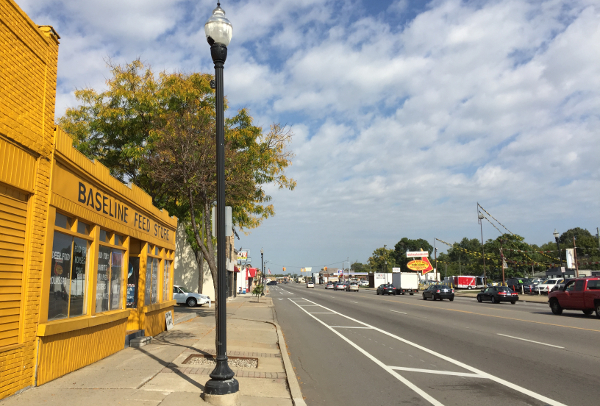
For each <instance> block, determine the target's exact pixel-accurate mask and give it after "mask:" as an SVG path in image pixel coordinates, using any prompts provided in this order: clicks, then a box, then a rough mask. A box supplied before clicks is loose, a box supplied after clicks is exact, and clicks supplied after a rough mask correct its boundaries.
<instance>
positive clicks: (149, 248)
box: [146, 244, 151, 254]
mask: <svg viewBox="0 0 600 406" xmlns="http://www.w3.org/2000/svg"><path fill="white" fill-rule="evenodd" d="M146 246H147V247H148V248H147V249H148V254H150V252H151V251H150V250H151V247H150V244H146Z"/></svg>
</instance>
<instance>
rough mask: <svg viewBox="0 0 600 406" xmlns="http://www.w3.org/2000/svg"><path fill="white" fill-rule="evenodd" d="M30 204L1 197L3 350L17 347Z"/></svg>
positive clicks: (0, 329) (0, 323) (0, 337)
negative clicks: (14, 345) (8, 346)
mask: <svg viewBox="0 0 600 406" xmlns="http://www.w3.org/2000/svg"><path fill="white" fill-rule="evenodd" d="M26 218H27V202H25V201H22V200H19V199H16V198H14V197H11V196H8V195H6V194H2V193H0V348H1V347H3V346H6V345H11V344H17V343H18V341H19V321H20V318H21V314H20V313H21V285H22V281H23V264H24V260H25V259H24V257H25V223H26Z"/></svg>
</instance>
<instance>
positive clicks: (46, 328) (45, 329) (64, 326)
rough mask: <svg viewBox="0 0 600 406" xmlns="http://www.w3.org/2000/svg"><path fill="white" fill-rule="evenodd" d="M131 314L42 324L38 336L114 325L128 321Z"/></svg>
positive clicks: (80, 318) (111, 313)
mask: <svg viewBox="0 0 600 406" xmlns="http://www.w3.org/2000/svg"><path fill="white" fill-rule="evenodd" d="M130 312H131V310H130V309H125V310H115V311H112V312H107V313H102V314H98V315H95V316H91V317H78V318H75V319H68V320H60V321H53V322H51V323H40V324H39V325H38V329H37V335H38V336H39V337H44V336H51V335H55V334H62V333H68V332H70V331H75V330H81V329H84V328H88V327H94V326H99V325H101V324H106V323H112V322H113V321H117V320H122V319H127V318H128V317H129V313H130ZM123 339H124V338H123Z"/></svg>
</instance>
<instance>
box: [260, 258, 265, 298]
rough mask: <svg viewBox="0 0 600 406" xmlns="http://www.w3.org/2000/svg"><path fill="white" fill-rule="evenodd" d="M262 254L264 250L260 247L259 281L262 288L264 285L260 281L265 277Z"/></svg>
mask: <svg viewBox="0 0 600 406" xmlns="http://www.w3.org/2000/svg"><path fill="white" fill-rule="evenodd" d="M263 254H264V251H263V249H262V248H261V249H260V281H261V285H263V289H264V288H265V287H264V284H263V283H262V282H263V281H264V279H265V263H264V261H263Z"/></svg>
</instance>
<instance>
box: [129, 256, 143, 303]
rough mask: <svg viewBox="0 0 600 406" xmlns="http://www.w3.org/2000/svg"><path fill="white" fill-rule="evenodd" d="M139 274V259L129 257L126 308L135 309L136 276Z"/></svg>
mask: <svg viewBox="0 0 600 406" xmlns="http://www.w3.org/2000/svg"><path fill="white" fill-rule="evenodd" d="M139 272H140V259H139V258H138V257H129V270H128V272H127V303H126V307H128V308H136V307H137V294H138V290H137V288H138V275H139Z"/></svg>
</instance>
